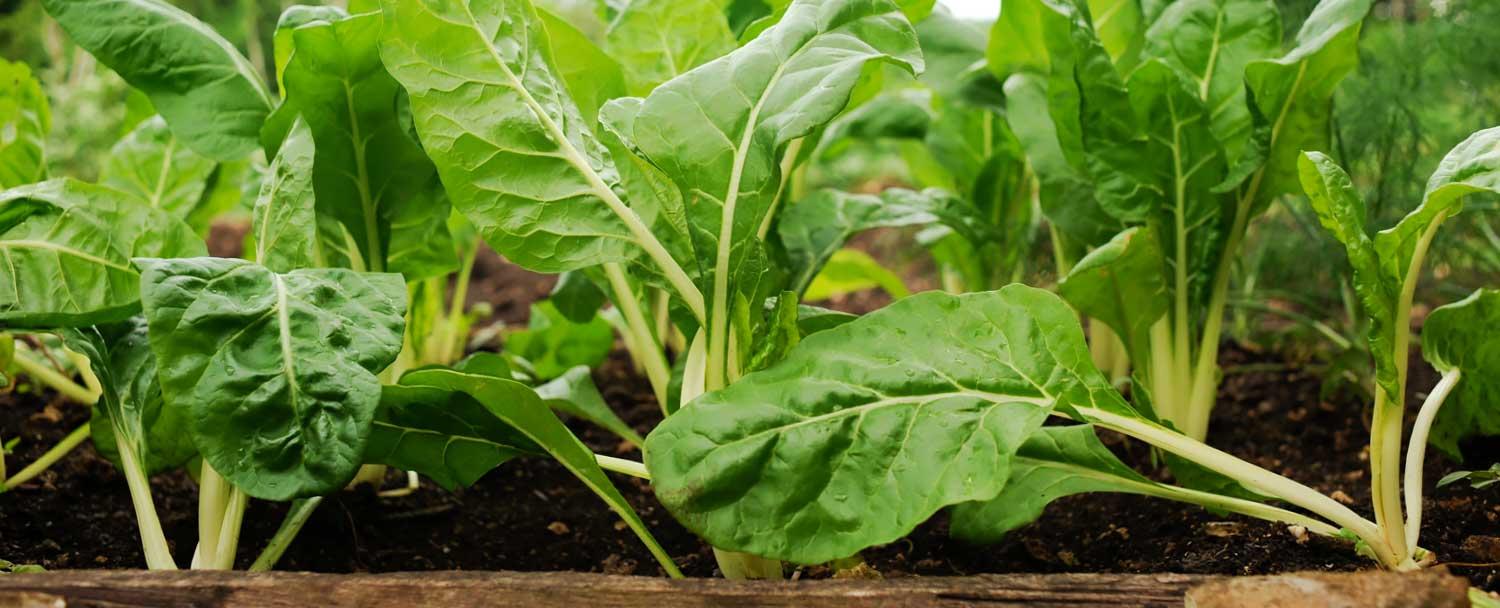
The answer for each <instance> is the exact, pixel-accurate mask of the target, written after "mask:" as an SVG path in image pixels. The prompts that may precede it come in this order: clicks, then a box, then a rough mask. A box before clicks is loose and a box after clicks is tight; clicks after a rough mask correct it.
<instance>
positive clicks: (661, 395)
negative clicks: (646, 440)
mask: <svg viewBox="0 0 1500 608" xmlns="http://www.w3.org/2000/svg"><path fill="white" fill-rule="evenodd" d="M604 274H605V276H607V277H608V278H609V286H610V289H611V290H612V291H614V301H615V307H616V308H619V309H620V314H621V316H622V317H624V319H625V331H626V332H627V333H628V334H630V340H628V342H629V344H627V345H628V346H632V347H633V348H632V350H633V351H634V355H635V357H636V359H637V361H638V362H639V363H640V364H641V365H643V366H644V367H645V368H646V378H647V379H648V380H650V381H651V392H652V393H654V394H655V395H656V402H657V403H659V404H661V408H662V411H663V412H664V413H665V412H666V408H667V387H668V386H669V385H670V384H671V382H672V371H671V369H669V368H668V367H667V359H666V355H665V354H664V353H663V352H662V348H661V345H660V344H659V343H658V342H657V341H656V337H655V335H654V334H652V332H651V326H650V325H648V324H647V322H646V316H645V315H644V314H643V313H642V312H641V303H640V301H639V300H637V299H636V296H635V290H634V289H631V288H630V281H629V280H628V279H627V278H626V277H625V270H624V269H623V268H621V267H620V265H619V264H616V263H609V264H605V265H604Z"/></svg>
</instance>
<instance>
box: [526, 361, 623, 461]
mask: <svg viewBox="0 0 1500 608" xmlns="http://www.w3.org/2000/svg"><path fill="white" fill-rule="evenodd" d="M536 394H537V395H538V396H540V397H541V398H542V399H543V400H545V401H546V402H547V405H548V406H549V407H551V408H552V409H554V410H557V411H559V412H563V413H565V414H568V415H570V416H576V417H578V418H582V419H584V420H587V421H589V422H592V423H594V424H596V425H598V426H599V427H600V428H603V429H604V430H607V431H609V432H611V433H614V434H615V435H618V436H619V437H620V438H621V439H624V440H625V441H629V442H630V443H632V444H635V445H637V446H639V445H641V444H644V443H646V440H645V439H644V438H642V437H641V436H640V434H639V433H636V432H635V429H633V428H630V425H629V424H626V423H625V421H624V420H621V419H620V416H619V415H618V414H616V413H615V412H614V410H612V409H610V408H609V404H607V403H605V402H604V396H603V395H600V394H599V387H598V386H595V385H594V378H593V376H591V375H590V373H589V368H588V367H585V366H582V365H580V366H578V367H575V368H573V369H570V370H568V371H566V372H563V374H562V375H561V376H558V377H557V378H555V379H553V380H552V381H551V382H548V383H546V384H543V385H540V386H538V387H536Z"/></svg>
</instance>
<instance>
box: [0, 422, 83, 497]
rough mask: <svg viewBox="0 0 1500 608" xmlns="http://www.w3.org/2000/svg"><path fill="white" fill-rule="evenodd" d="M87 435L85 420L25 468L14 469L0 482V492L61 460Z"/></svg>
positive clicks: (33, 476)
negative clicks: (12, 473)
mask: <svg viewBox="0 0 1500 608" xmlns="http://www.w3.org/2000/svg"><path fill="white" fill-rule="evenodd" d="M88 437H89V423H87V422H85V423H83V426H80V427H78V428H76V429H73V432H71V433H68V436H67V437H63V439H62V441H59V442H57V445H54V446H52V449H49V450H47V452H46V453H45V454H42V455H41V456H40V457H39V458H37V459H36V460H35V461H32V463H31V464H29V465H26V467H25V468H23V469H21V470H20V471H16V474H15V475H13V476H11V477H9V478H7V479H5V483H4V484H0V494H3V493H5V492H6V491H8V490H11V489H13V488H15V487H17V486H19V485H21V484H23V483H26V482H28V481H31V480H32V479H33V478H35V477H36V476H37V475H40V474H42V471H45V470H47V469H48V468H49V467H51V466H52V465H54V464H57V461H59V460H62V458H63V457H64V456H67V455H68V453H69V452H72V451H73V448H76V447H78V444H80V443H83V440H84V439H88ZM0 470H3V469H0Z"/></svg>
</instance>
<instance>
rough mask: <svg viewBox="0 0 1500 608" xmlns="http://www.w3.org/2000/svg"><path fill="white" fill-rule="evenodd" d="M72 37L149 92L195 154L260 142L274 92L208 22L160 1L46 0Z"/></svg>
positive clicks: (241, 152) (232, 151)
mask: <svg viewBox="0 0 1500 608" xmlns="http://www.w3.org/2000/svg"><path fill="white" fill-rule="evenodd" d="M42 6H45V7H46V8H47V12H48V13H50V14H51V15H52V17H53V18H55V19H57V22H58V23H60V24H61V25H62V27H63V29H64V30H66V31H67V32H68V35H69V36H71V37H72V38H73V41H74V42H76V43H78V46H81V47H83V48H84V49H85V50H87V51H88V52H89V54H91V55H93V56H94V57H96V58H98V59H99V61H100V62H101V63H103V64H104V65H107V66H109V67H110V69H113V70H114V71H115V72H117V73H119V74H120V76H121V77H122V78H124V79H125V82H128V83H130V85H131V86H133V87H135V88H137V89H140V90H141V91H143V92H145V93H146V95H148V96H150V97H151V103H152V104H153V105H155V106H156V110H157V111H158V112H160V113H161V115H162V116H163V117H164V118H166V120H167V125H168V126H170V127H172V132H173V133H175V134H177V136H178V137H180V138H182V140H183V142H184V143H186V144H187V145H188V147H190V148H192V149H193V150H194V151H196V152H198V153H199V154H202V155H204V156H207V157H209V158H212V159H215V160H226V161H227V160H237V159H240V158H243V157H244V156H245V155H247V154H249V153H250V152H251V151H252V150H254V149H255V147H256V146H257V145H258V144H259V142H260V128H261V123H263V122H265V119H266V115H267V114H269V113H270V112H271V94H270V93H269V92H268V91H267V90H266V86H265V84H264V83H262V82H261V81H260V77H259V76H257V75H256V73H255V68H254V67H252V66H251V65H250V62H249V61H248V60H246V59H245V57H244V56H243V55H241V54H240V52H239V51H238V50H236V49H235V48H234V45H232V44H230V43H229V41H227V40H225V39H224V38H223V37H222V36H220V35H218V34H217V33H215V32H214V31H213V29H212V28H210V27H209V26H208V25H206V24H204V23H203V22H202V21H199V20H197V19H195V18H194V17H193V16H192V15H189V14H188V13H187V12H186V11H183V10H182V9H179V8H177V7H175V6H172V5H171V4H168V3H166V2H164V1H163V0H43V2H42Z"/></svg>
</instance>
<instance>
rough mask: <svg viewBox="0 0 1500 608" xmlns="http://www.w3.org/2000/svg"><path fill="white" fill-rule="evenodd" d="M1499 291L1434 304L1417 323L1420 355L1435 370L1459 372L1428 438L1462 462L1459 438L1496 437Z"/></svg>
mask: <svg viewBox="0 0 1500 608" xmlns="http://www.w3.org/2000/svg"><path fill="white" fill-rule="evenodd" d="M1496 328H1500V291H1497V290H1494V289H1481V290H1478V291H1475V292H1474V293H1473V294H1472V295H1470V296H1469V297H1467V298H1464V299H1463V300H1461V301H1458V302H1454V303H1452V304H1449V305H1447V306H1442V307H1439V308H1438V309H1436V310H1434V311H1432V313H1431V314H1429V315H1427V320H1426V322H1424V323H1423V324H1422V356H1423V357H1425V358H1426V359H1427V361H1428V362H1430V363H1432V366H1433V367H1435V368H1437V369H1438V370H1439V371H1443V372H1447V371H1450V370H1455V369H1456V370H1459V371H1460V372H1461V373H1462V374H1463V375H1462V376H1461V377H1459V380H1458V386H1457V387H1455V388H1454V391H1453V393H1451V394H1449V395H1448V399H1447V400H1446V401H1444V402H1443V409H1441V410H1438V417H1437V420H1436V422H1435V423H1434V424H1433V426H1432V434H1431V436H1430V438H1429V442H1430V443H1431V444H1432V445H1433V446H1435V447H1437V448H1438V449H1440V450H1442V451H1443V453H1445V454H1447V455H1448V456H1449V457H1450V458H1452V459H1453V460H1455V461H1457V462H1463V455H1462V453H1461V452H1460V451H1459V442H1461V441H1463V440H1464V439H1466V438H1468V437H1480V436H1495V435H1500V335H1497V334H1496V331H1495V329H1496Z"/></svg>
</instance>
